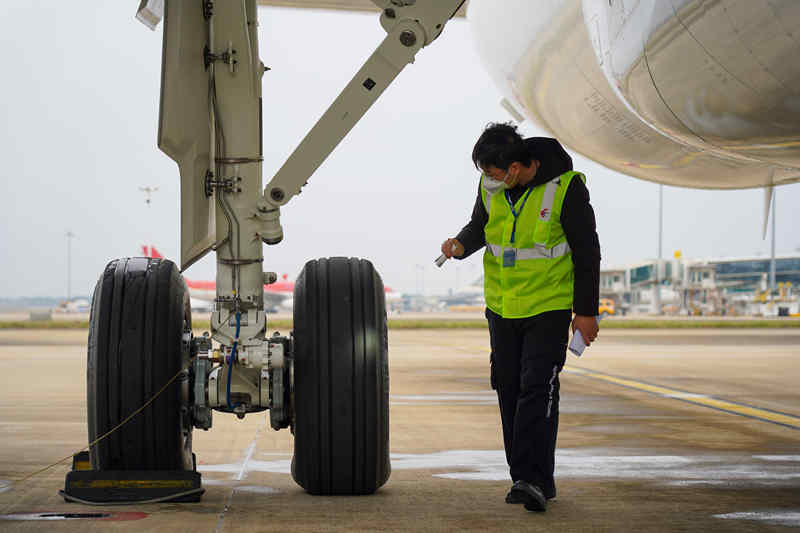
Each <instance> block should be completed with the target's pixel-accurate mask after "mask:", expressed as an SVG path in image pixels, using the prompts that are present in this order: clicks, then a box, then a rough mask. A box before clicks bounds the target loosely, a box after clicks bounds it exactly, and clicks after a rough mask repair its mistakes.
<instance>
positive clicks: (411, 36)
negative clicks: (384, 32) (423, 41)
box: [400, 30, 417, 46]
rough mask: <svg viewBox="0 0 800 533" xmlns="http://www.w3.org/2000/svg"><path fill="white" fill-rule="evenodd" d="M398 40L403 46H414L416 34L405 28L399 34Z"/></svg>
mask: <svg viewBox="0 0 800 533" xmlns="http://www.w3.org/2000/svg"><path fill="white" fill-rule="evenodd" d="M400 42H401V43H403V46H414V45H415V44H416V43H417V35H416V34H415V33H414V32H413V31H410V30H405V31H404V32H402V33H401V34H400Z"/></svg>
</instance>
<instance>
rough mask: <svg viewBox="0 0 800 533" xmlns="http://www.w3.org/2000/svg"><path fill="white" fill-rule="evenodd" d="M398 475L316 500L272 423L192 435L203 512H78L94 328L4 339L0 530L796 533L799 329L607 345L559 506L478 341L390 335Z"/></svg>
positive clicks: (160, 507)
mask: <svg viewBox="0 0 800 533" xmlns="http://www.w3.org/2000/svg"><path fill="white" fill-rule="evenodd" d="M389 340H390V368H391V397H390V402H391V403H390V409H391V451H392V476H391V478H390V480H389V482H388V483H387V485H386V486H384V487H383V488H382V489H381V490H379V491H378V493H376V494H375V495H373V496H368V497H314V496H309V495H307V494H305V493H304V492H303V491H302V489H300V488H299V487H298V486H297V485H295V484H294V482H293V481H292V479H291V476H290V475H289V468H290V460H291V454H292V445H293V443H292V437H291V434H290V433H289V432H288V431H281V432H275V431H273V430H272V429H270V428H269V427H268V424H266V423H265V416H264V414H260V415H253V416H248V417H247V418H246V419H245V420H243V421H239V420H237V419H235V418H234V417H230V416H227V415H224V414H220V413H215V415H214V427H213V428H212V429H211V430H210V431H208V432H202V431H195V437H194V440H195V444H194V451H195V453H196V454H197V458H198V469H199V470H200V471H201V472H202V474H203V482H204V486H205V488H206V493H205V495H204V496H203V500H202V501H201V502H200V503H196V504H157V505H138V506H132V507H124V508H119V507H116V508H115V507H110V506H100V507H89V506H84V505H78V504H66V503H65V502H64V501H63V500H62V499H61V498H60V497H59V496H58V494H57V491H58V490H59V489H60V488H63V480H64V475H65V473H66V471H67V464H66V463H65V464H63V465H59V466H56V467H54V468H52V469H51V470H48V471H47V472H44V473H42V474H39V475H37V476H34V477H33V478H31V479H29V480H27V481H25V482H22V483H20V482H17V481H16V480H19V479H20V478H21V477H23V476H24V475H26V474H28V473H30V472H33V471H35V470H37V469H39V468H42V467H44V466H46V465H48V464H50V463H52V462H55V461H56V460H58V459H61V458H63V457H65V456H68V455H70V453H71V452H72V451H74V450H77V449H79V448H80V447H81V446H83V445H85V442H86V434H87V430H86V413H85V372H86V367H85V359H86V332H85V331H37V332H30V331H25V332H18V331H0V374H1V375H3V377H4V379H3V383H4V385H3V388H2V391H0V434H2V435H3V446H2V448H0V530H2V531H6V530H8V531H28V530H36V529H41V528H42V527H43V526H44V522H47V523H46V526H44V527H46V528H47V529H48V530H64V531H79V530H80V531H92V530H97V531H109V530H122V529H131V530H136V531H160V530H170V531H290V530H291V531H449V530H487V531H496V530H503V531H539V530H541V531H546V530H559V531H587V530H592V531H620V530H635V531H708V530H723V531H785V530H787V529H790V528H800V387H798V383H800V379H799V378H800V365H798V364H797V359H798V357H799V356H800V348H798V346H799V345H800V331H798V330H732V331H730V330H724V331H723V330H691V331H685V330H680V331H664V330H659V331H647V330H636V331H626V330H608V331H601V336H600V340H599V342H598V343H596V344H595V345H593V346H592V347H590V348H589V349H588V350H587V352H586V353H585V354H584V356H583V357H582V358H576V357H574V356H572V355H570V356H569V357H568V363H567V366H566V367H565V370H564V372H563V373H562V376H561V380H562V402H561V420H560V428H561V429H560V433H559V446H558V453H557V459H556V478H557V479H556V481H557V486H558V497H557V499H556V500H555V501H552V502H551V504H550V506H549V508H548V511H547V513H544V514H539V513H528V512H526V511H525V510H524V509H522V508H521V506H512V505H507V504H505V503H504V501H503V497H504V495H505V492H506V491H507V489H508V487H509V485H510V480H509V479H508V473H507V466H506V464H505V457H504V453H503V451H502V438H501V434H500V426H499V415H498V408H497V405H496V400H495V396H494V393H493V391H491V390H490V388H489V384H488V333H487V332H486V331H485V330H425V331H414V330H398V331H391V332H390V336H389Z"/></svg>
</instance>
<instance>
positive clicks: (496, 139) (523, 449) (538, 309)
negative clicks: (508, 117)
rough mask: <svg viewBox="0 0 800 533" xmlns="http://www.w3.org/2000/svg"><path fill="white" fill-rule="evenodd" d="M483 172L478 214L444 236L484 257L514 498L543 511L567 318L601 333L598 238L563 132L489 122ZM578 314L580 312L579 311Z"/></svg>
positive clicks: (450, 247)
mask: <svg viewBox="0 0 800 533" xmlns="http://www.w3.org/2000/svg"><path fill="white" fill-rule="evenodd" d="M472 160H473V162H474V163H475V166H476V167H477V168H479V169H480V170H482V172H483V173H482V175H481V179H480V185H479V187H478V198H477V200H476V201H475V207H474V209H473V211H472V218H471V220H470V222H469V223H468V224H467V225H466V226H465V227H464V229H462V230H461V232H460V233H459V234H458V236H457V237H455V238H450V239H447V240H446V241H444V242H443V243H442V253H443V254H445V256H447V257H456V258H460V259H463V258H465V257H468V256H469V255H470V254H472V253H474V252H475V251H477V250H479V249H480V248H484V247H485V248H486V250H485V252H484V256H483V266H484V294H485V296H486V318H487V320H488V321H489V334H490V340H491V346H492V354H491V357H490V363H491V383H492V388H494V389H496V390H497V397H498V400H499V403H500V415H501V421H502V424H503V441H504V444H505V451H506V459H507V461H508V465H509V467H510V471H511V479H512V481H513V482H514V484H513V485H512V487H511V490H510V491H509V493H508V494H507V495H506V502H507V503H524V504H525V508H526V509H528V510H531V511H544V510H545V509H546V506H547V500H548V499H551V498H554V497H555V495H556V488H555V483H554V480H553V471H554V460H555V446H556V434H557V432H558V401H559V381H558V373H559V372H560V371H561V369H562V367H563V366H564V362H565V360H566V345H567V337H568V334H569V325H570V322H572V329H573V331H574V330H576V329H577V330H579V331H580V332H581V334H582V335H583V338H584V340H585V342H586V344H587V345H589V344H590V343H591V342H592V341H594V340H595V338H596V337H597V331H598V325H597V320H596V319H595V316H596V315H597V308H598V300H599V285H600V244H599V241H598V238H597V232H596V230H595V218H594V211H593V209H592V206H591V204H590V203H589V192H588V190H587V189H586V185H585V183H584V182H585V178H584V176H583V175H582V174H580V173H578V172H573V171H572V159H571V158H570V156H569V155H568V154H567V152H566V151H564V149H563V148H562V147H561V145H560V144H559V142H558V141H556V140H555V139H550V138H544V137H534V138H530V139H523V138H522V137H521V136H520V135H519V133H517V130H516V127H515V126H511V125H509V124H490V125H489V126H488V127H487V128H486V130H485V131H484V132H483V134H482V135H481V136H480V138H479V139H478V142H477V143H476V144H475V148H474V150H473V152H472ZM573 310H574V312H575V318H574V319H573V318H572V311H573Z"/></svg>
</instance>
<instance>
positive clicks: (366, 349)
mask: <svg viewBox="0 0 800 533" xmlns="http://www.w3.org/2000/svg"><path fill="white" fill-rule="evenodd" d="M384 299H385V295H384V289H383V282H382V281H381V278H380V276H379V275H378V273H377V272H376V271H375V269H374V267H373V266H372V263H370V262H369V261H366V260H364V259H354V258H351V259H347V258H344V257H334V258H331V259H317V260H313V261H309V262H308V263H306V265H305V267H304V268H303V271H302V272H301V273H300V276H299V277H298V278H297V282H296V283H295V296H294V339H295V340H294V398H295V399H294V409H295V419H294V433H295V444H294V458H293V460H292V476H293V477H294V479H295V481H296V482H297V483H298V484H299V485H300V486H302V487H303V488H304V489H305V490H306V491H308V492H309V493H311V494H371V493H373V492H375V491H376V490H377V489H378V488H379V487H381V486H382V485H383V484H384V483H386V481H387V480H388V479H389V474H390V471H391V466H390V463H389V365H388V341H387V331H386V304H385V300H384Z"/></svg>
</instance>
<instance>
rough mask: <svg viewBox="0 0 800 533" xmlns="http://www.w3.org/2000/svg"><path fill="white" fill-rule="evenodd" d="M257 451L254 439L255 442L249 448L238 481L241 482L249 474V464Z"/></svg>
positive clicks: (237, 477)
mask: <svg viewBox="0 0 800 533" xmlns="http://www.w3.org/2000/svg"><path fill="white" fill-rule="evenodd" d="M255 451H256V440H255V439H253V442H251V443H250V446H248V447H247V453H246V454H245V456H244V460H243V461H242V468H241V469H239V475H238V476H236V481H241V480H242V479H243V478H244V476H245V474H246V473H247V463H248V462H249V461H250V459H252V458H253V453H255Z"/></svg>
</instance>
